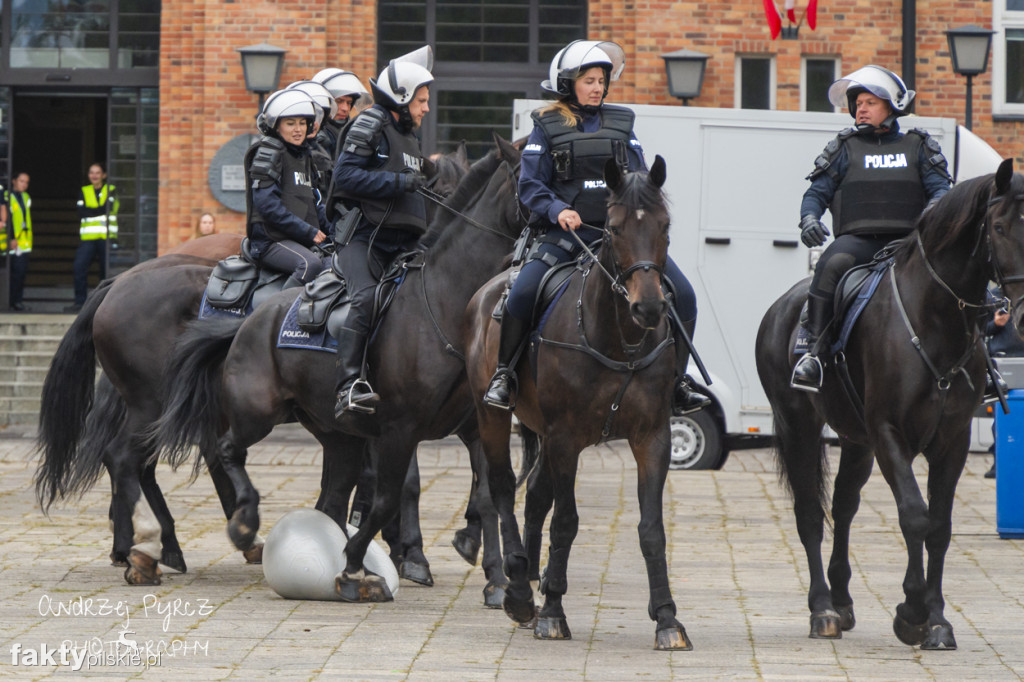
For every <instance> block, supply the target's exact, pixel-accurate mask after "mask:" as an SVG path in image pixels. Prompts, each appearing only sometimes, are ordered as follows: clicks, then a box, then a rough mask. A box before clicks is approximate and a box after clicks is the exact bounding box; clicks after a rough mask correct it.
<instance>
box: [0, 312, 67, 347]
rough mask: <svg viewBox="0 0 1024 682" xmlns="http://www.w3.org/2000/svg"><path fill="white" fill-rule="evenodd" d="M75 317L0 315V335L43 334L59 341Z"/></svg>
mask: <svg viewBox="0 0 1024 682" xmlns="http://www.w3.org/2000/svg"><path fill="white" fill-rule="evenodd" d="M36 319H39V320H41V321H38V322H37V321H36ZM74 319H75V318H74V317H73V316H72V315H66V316H65V315H32V314H21V315H0V337H9V336H42V337H46V338H50V339H57V340H58V341H59V340H60V339H62V338H64V335H65V334H66V333H67V331H68V327H70V326H71V321H72V320H74Z"/></svg>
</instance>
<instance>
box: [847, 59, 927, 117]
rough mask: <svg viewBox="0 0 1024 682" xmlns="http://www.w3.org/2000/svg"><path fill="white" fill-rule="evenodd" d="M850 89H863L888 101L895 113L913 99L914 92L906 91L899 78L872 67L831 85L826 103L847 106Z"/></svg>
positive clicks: (867, 67)
mask: <svg viewBox="0 0 1024 682" xmlns="http://www.w3.org/2000/svg"><path fill="white" fill-rule="evenodd" d="M850 88H864V89H865V90H867V91H868V92H870V93H871V94H872V95H874V96H876V97H879V98H881V99H884V100H886V101H888V102H889V103H890V104H892V107H893V109H894V110H896V111H903V110H905V109H906V108H907V107H908V106H909V105H910V101H911V100H912V99H913V98H914V91H913V90H907V87H906V86H905V85H904V84H903V81H902V80H901V79H900V78H899V76H897V75H896V74H894V73H892V72H891V71H889V70H888V69H883V68H882V67H880V66H874V65H871V66H865V67H864V68H861V69H857V70H856V71H854V72H853V73H851V74H850V75H849V76H844V77H843V78H840V79H839V80H837V81H836V82H835V83H833V84H832V85H831V86H830V87H829V89H828V101H829V102H831V103H832V104H833V106H836V107H844V106H848V105H849V103H848V102H847V91H848V90H849V89H850Z"/></svg>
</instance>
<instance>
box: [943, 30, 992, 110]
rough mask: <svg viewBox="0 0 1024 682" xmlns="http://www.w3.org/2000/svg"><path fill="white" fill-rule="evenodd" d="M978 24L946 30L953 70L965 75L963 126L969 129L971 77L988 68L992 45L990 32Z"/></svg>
mask: <svg viewBox="0 0 1024 682" xmlns="http://www.w3.org/2000/svg"><path fill="white" fill-rule="evenodd" d="M993 33H995V31H989V30H988V29H985V28H980V27H978V26H961V27H960V28H951V29H949V30H948V31H946V40H947V41H949V56H950V58H951V59H952V60H953V71H955V72H956V73H958V74H959V75H961V76H967V115H966V116H965V117H964V127H965V128H967V129H968V130H970V129H971V98H972V96H973V91H972V89H971V79H972V78H974V77H975V76H977V75H978V74H981V73H985V69H986V68H988V51H989V48H990V47H991V46H992V34H993Z"/></svg>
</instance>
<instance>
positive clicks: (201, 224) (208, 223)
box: [192, 213, 217, 239]
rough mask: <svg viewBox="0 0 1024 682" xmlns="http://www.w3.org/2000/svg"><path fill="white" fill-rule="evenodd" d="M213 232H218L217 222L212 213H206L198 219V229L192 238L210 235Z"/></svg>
mask: <svg viewBox="0 0 1024 682" xmlns="http://www.w3.org/2000/svg"><path fill="white" fill-rule="evenodd" d="M211 234H217V222H216V221H215V220H214V218H213V214H212V213H204V214H202V215H201V216H199V220H197V221H196V229H195V231H194V232H193V233H192V238H193V239H199V238H200V237H208V236H210V235H211Z"/></svg>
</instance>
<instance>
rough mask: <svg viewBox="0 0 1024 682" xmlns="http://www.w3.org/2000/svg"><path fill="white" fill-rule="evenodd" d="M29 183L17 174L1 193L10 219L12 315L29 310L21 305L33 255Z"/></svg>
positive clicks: (26, 178) (26, 174) (24, 177)
mask: <svg viewBox="0 0 1024 682" xmlns="http://www.w3.org/2000/svg"><path fill="white" fill-rule="evenodd" d="M28 182H29V176H28V173H17V174H15V176H14V181H13V182H12V183H11V190H10V191H9V192H4V206H5V208H6V211H7V216H9V219H8V221H7V222H8V225H9V230H8V233H9V234H8V245H9V252H10V254H11V260H10V263H11V291H10V305H11V310H13V311H15V312H23V311H25V310H28V307H26V306H25V303H24V295H25V275H26V274H27V273H28V254H29V253H31V252H32V199H31V197H29V195H28Z"/></svg>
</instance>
